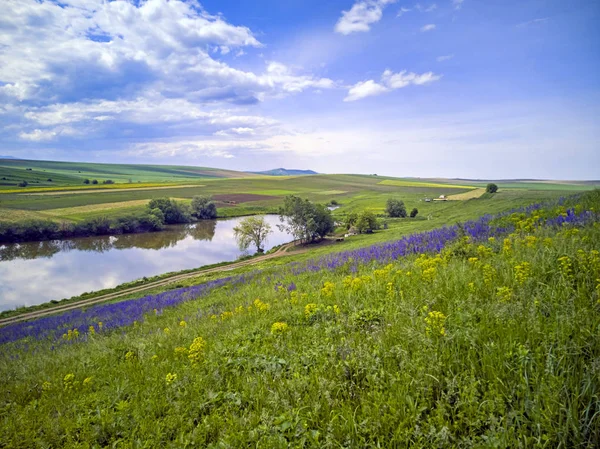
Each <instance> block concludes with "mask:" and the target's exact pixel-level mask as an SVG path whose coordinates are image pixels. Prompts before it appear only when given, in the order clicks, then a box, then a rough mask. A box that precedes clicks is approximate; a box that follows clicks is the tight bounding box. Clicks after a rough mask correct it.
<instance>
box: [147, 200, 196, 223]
mask: <svg viewBox="0 0 600 449" xmlns="http://www.w3.org/2000/svg"><path fill="white" fill-rule="evenodd" d="M152 209H160V211H161V212H162V213H163V214H164V220H165V223H167V224H176V223H188V222H189V221H190V217H189V211H188V208H187V207H186V206H185V205H184V204H181V203H178V202H177V201H175V200H172V199H170V198H156V199H153V200H151V201H150V202H149V203H148V211H149V212H150V213H152Z"/></svg>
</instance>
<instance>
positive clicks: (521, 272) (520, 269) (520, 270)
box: [515, 262, 531, 285]
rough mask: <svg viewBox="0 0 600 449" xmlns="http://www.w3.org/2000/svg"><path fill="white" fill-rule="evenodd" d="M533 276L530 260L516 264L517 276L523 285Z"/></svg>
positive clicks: (519, 282)
mask: <svg viewBox="0 0 600 449" xmlns="http://www.w3.org/2000/svg"><path fill="white" fill-rule="evenodd" d="M530 277H531V264H530V263H529V262H523V263H521V264H519V265H516V266H515V278H516V279H517V283H518V284H520V285H523V284H524V283H525V281H527V279H529V278H530Z"/></svg>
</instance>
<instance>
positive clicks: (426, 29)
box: [421, 23, 435, 33]
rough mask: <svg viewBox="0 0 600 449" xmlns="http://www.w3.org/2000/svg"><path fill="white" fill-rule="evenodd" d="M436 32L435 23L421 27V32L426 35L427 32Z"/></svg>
mask: <svg viewBox="0 0 600 449" xmlns="http://www.w3.org/2000/svg"><path fill="white" fill-rule="evenodd" d="M432 30H435V23H428V24H427V25H424V26H422V27H421V32H423V33H425V32H426V31H432Z"/></svg>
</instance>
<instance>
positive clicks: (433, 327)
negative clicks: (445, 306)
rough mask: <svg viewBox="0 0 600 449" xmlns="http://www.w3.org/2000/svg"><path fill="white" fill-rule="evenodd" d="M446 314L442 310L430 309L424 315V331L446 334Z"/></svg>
mask: <svg viewBox="0 0 600 449" xmlns="http://www.w3.org/2000/svg"><path fill="white" fill-rule="evenodd" d="M446 319H447V317H446V315H444V314H443V313H442V312H437V311H435V310H434V311H431V312H429V313H428V314H427V316H426V317H425V324H426V325H427V326H426V327H425V332H426V333H427V335H431V334H434V335H438V334H439V335H446V328H445V327H444V325H445V324H446Z"/></svg>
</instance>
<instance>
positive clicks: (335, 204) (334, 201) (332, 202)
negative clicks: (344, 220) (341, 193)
mask: <svg viewBox="0 0 600 449" xmlns="http://www.w3.org/2000/svg"><path fill="white" fill-rule="evenodd" d="M329 204H330V205H331V206H337V205H338V204H339V203H338V202H337V200H331V201H330V202H329Z"/></svg>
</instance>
